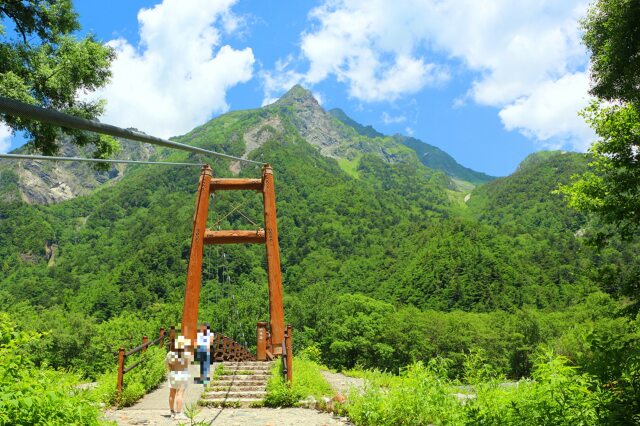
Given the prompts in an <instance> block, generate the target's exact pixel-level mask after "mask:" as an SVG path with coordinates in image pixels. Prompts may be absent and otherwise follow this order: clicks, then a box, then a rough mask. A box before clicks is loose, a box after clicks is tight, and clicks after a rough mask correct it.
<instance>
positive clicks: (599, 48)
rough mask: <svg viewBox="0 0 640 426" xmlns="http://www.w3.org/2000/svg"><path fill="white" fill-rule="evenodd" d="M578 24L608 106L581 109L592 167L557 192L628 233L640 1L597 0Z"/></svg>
mask: <svg viewBox="0 0 640 426" xmlns="http://www.w3.org/2000/svg"><path fill="white" fill-rule="evenodd" d="M582 25H583V28H584V30H585V33H584V36H583V41H584V43H585V45H586V47H587V48H588V49H589V51H590V52H591V79H592V82H593V84H592V88H591V94H593V95H595V96H596V97H597V98H599V100H600V101H601V102H603V101H606V102H607V103H608V105H607V106H604V105H603V104H602V103H593V104H592V105H591V106H589V107H588V108H586V109H585V111H583V114H584V116H585V118H586V120H587V122H588V123H589V124H590V125H591V127H592V128H593V129H594V130H595V132H596V134H597V135H598V136H599V138H600V139H599V140H598V141H597V142H595V143H594V144H593V146H592V147H591V148H590V152H591V154H592V155H593V161H592V163H591V170H590V171H588V172H587V173H585V174H583V175H582V176H580V177H578V178H576V179H575V180H574V182H573V184H571V185H568V186H564V187H562V189H561V191H562V192H564V193H565V194H567V196H568V198H569V204H570V205H571V206H573V207H575V208H577V209H579V210H582V211H585V212H589V213H594V214H595V215H596V217H598V218H599V219H601V220H602V221H603V222H604V223H605V224H611V225H614V226H615V227H616V228H617V230H618V231H619V232H620V234H621V235H623V236H631V235H633V233H634V232H635V230H636V229H637V228H638V219H640V179H639V177H640V151H639V149H640V3H638V2H637V1H634V0H598V1H596V2H595V3H594V4H593V5H592V6H591V8H590V10H589V13H588V15H587V18H586V19H585V20H584V21H583V22H582ZM600 234H601V235H600V236H601V237H603V236H606V234H607V233H605V232H601V233H600Z"/></svg>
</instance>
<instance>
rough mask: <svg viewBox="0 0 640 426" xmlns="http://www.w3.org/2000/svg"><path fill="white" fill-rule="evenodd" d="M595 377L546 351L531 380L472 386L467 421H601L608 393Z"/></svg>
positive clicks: (567, 422)
mask: <svg viewBox="0 0 640 426" xmlns="http://www.w3.org/2000/svg"><path fill="white" fill-rule="evenodd" d="M596 385H597V383H595V382H594V379H593V378H592V377H591V376H589V375H588V374H585V373H580V372H579V371H578V369H577V368H576V367H572V366H570V365H568V360H567V358H565V357H563V356H557V355H554V354H553V353H551V352H550V351H547V352H545V353H543V354H541V355H539V356H538V358H537V360H536V362H535V367H534V372H533V381H531V380H520V381H519V382H517V383H514V384H501V383H499V382H498V381H496V380H494V381H491V382H485V383H479V384H478V385H477V386H475V391H476V393H477V398H475V399H473V400H471V402H470V403H469V404H467V405H466V406H465V411H466V413H467V421H468V422H469V423H473V424H479V425H494V424H505V425H532V426H533V425H596V424H602V422H603V420H604V419H603V412H602V405H603V402H605V400H606V399H607V395H606V394H605V393H602V392H600V391H598V390H594V389H597V387H596Z"/></svg>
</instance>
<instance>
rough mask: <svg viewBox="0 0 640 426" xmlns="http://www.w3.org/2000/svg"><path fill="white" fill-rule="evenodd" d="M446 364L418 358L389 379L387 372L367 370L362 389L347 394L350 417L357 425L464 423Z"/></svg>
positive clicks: (445, 362)
mask: <svg viewBox="0 0 640 426" xmlns="http://www.w3.org/2000/svg"><path fill="white" fill-rule="evenodd" d="M446 364H447V361H446V360H443V359H440V358H435V359H434V360H433V361H431V362H429V364H427V365H424V364H423V363H421V362H418V363H415V364H413V365H410V366H409V367H407V368H406V369H404V370H403V371H402V373H401V377H399V378H396V379H394V380H391V381H389V380H386V379H384V376H388V375H386V374H384V373H372V374H368V375H367V381H366V383H367V385H366V386H365V389H364V391H363V392H362V393H360V392H357V391H354V392H352V394H351V395H349V400H348V401H349V404H348V406H347V407H346V409H347V411H348V413H349V417H350V418H351V420H352V421H353V422H354V423H355V424H357V425H372V426H375V425H431V424H436V425H439V424H453V425H455V424H463V420H464V413H463V411H462V410H461V405H460V403H458V401H457V400H456V398H455V397H454V396H453V395H452V390H451V386H450V385H451V382H450V381H449V379H447V371H446V367H447V365H446ZM389 384H391V386H388V385H389Z"/></svg>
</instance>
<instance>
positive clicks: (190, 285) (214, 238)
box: [0, 97, 293, 393]
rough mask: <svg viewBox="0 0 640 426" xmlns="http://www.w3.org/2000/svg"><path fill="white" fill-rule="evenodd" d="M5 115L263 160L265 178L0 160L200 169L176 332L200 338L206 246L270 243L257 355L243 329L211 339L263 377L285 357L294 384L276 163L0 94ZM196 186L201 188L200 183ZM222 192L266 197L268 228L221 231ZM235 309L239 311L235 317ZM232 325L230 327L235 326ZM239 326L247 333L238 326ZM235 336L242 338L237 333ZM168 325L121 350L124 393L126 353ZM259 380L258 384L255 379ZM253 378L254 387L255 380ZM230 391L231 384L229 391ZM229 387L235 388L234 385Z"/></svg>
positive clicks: (222, 358) (218, 350)
mask: <svg viewBox="0 0 640 426" xmlns="http://www.w3.org/2000/svg"><path fill="white" fill-rule="evenodd" d="M0 114H4V115H11V116H15V117H19V118H23V119H27V120H36V121H40V122H44V123H49V124H53V125H56V126H60V127H65V128H70V129H76V130H82V131H87V132H95V133H100V134H105V135H109V136H114V137H119V138H123V139H128V140H132V141H137V142H142V143H149V144H154V145H158V146H163V147H166V148H171V149H178V150H182V151H188V152H192V153H197V154H202V155H204V156H206V157H220V158H225V159H229V160H233V161H239V162H244V163H251V164H257V165H260V166H261V167H262V169H261V176H260V177H259V178H254V179H248V178H216V177H214V176H213V170H212V169H211V167H210V166H209V165H208V164H206V163H204V164H203V163H182V162H161V161H134V160H117V159H98V158H78V157H54V156H43V155H30V154H0V159H5V160H14V161H20V160H39V161H74V162H93V163H128V164H146V165H153V166H175V167H200V169H201V172H200V177H199V181H198V184H197V188H196V203H195V212H194V218H193V231H192V236H191V249H190V255H189V264H188V268H187V276H186V285H185V293H184V303H183V309H182V323H181V325H180V329H179V330H176V329H175V328H172V329H171V330H170V332H169V334H170V337H171V338H173V337H174V336H175V334H176V333H181V334H182V335H184V336H185V337H186V338H188V339H191V341H195V339H196V334H197V329H198V321H199V317H198V310H199V306H200V290H201V285H202V271H203V254H204V246H205V245H226V244H261V245H264V247H265V251H266V259H267V283H268V311H269V318H268V321H259V322H258V323H257V324H256V351H255V353H252V352H250V351H249V349H248V343H247V339H246V336H245V335H244V333H231V334H232V335H228V334H229V333H225V332H227V331H228V330H213V331H214V336H215V337H214V340H213V344H212V360H213V361H218V362H227V363H238V362H246V363H249V364H246V366H245V367H246V368H247V369H250V370H254V371H255V372H257V375H260V374H261V373H264V371H265V367H261V366H260V365H261V364H260V363H264V365H265V366H268V365H270V364H269V363H270V362H273V360H275V359H280V360H281V362H282V367H283V368H282V371H283V375H284V378H285V379H286V380H288V381H289V382H291V380H292V377H293V372H292V351H291V339H292V328H291V326H290V325H288V326H286V325H285V321H284V308H283V303H282V274H281V269H280V249H279V244H278V227H277V220H276V199H275V184H274V176H273V168H272V167H271V165H269V164H265V163H261V162H259V161H254V160H251V159H247V158H243V157H236V156H233V155H228V154H225V153H220V152H216V151H211V150H208V149H204V148H200V147H195V146H191V145H186V144H182V143H179V142H175V141H171V140H167V139H162V138H158V137H154V136H150V135H147V134H144V133H141V132H137V131H134V130H129V129H123V128H120V127H117V126H113V125H109V124H105V123H101V122H98V121H94V120H87V119H83V118H79V117H74V116H71V115H68V114H64V113H62V112H59V111H54V110H50V109H45V108H40V107H37V106H34V105H29V104H25V103H22V102H18V101H15V100H12V99H8V98H5V97H0ZM194 186H195V185H194ZM221 191H252V192H255V193H257V194H262V204H263V214H264V228H257V229H255V230H222V229H220V227H219V226H216V227H215V229H208V228H207V217H208V214H209V210H210V200H211V199H212V198H214V197H215V195H216V194H217V193H219V192H221ZM223 261H224V262H226V253H225V252H224V251H223ZM221 279H222V284H223V285H224V284H225V283H226V284H229V283H230V280H231V278H230V275H229V273H228V270H227V271H226V273H225V272H224V270H223V273H222V276H221ZM231 299H232V300H231V302H232V303H231V308H230V309H231V310H232V314H231V315H229V321H235V322H236V323H237V322H239V321H240V316H239V314H238V309H237V305H236V300H235V295H234V294H233V293H231ZM234 314H235V315H234ZM228 328H229V329H231V327H228ZM235 330H243V327H238V326H237V324H236V327H235ZM233 334H235V335H233ZM164 339H165V330H163V329H161V330H160V332H159V336H158V338H157V339H154V340H151V341H149V340H148V339H147V338H146V336H145V337H143V341H142V344H141V345H140V346H138V347H135V348H133V349H131V350H129V351H126V350H125V349H124V348H119V350H118V351H117V357H118V384H117V386H118V393H120V392H122V387H123V377H124V375H125V374H126V373H127V372H129V371H131V370H132V369H134V368H135V367H136V366H137V365H139V363H140V362H143V360H140V361H138V362H135V363H133V364H130V365H128V366H127V365H126V364H127V358H128V357H132V356H134V355H135V354H137V353H139V352H144V351H145V350H146V349H147V348H148V347H149V346H151V345H154V344H160V345H163V343H164ZM251 383H253V382H251ZM251 383H250V384H251ZM229 389H230V388H229ZM227 392H228V390H227Z"/></svg>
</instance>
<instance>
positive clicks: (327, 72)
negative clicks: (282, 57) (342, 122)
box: [263, 0, 449, 102]
mask: <svg viewBox="0 0 640 426" xmlns="http://www.w3.org/2000/svg"><path fill="white" fill-rule="evenodd" d="M386 3H388V2H387V1H386V0H375V1H372V0H366V1H364V0H358V1H334V0H329V1H326V2H325V3H324V4H322V5H320V6H318V7H316V8H314V9H313V10H312V11H311V12H310V14H309V16H310V18H311V19H312V20H313V22H314V23H317V26H316V27H315V28H313V29H312V30H310V31H307V32H305V33H304V34H302V39H301V43H300V48H301V52H300V55H301V57H302V58H304V59H305V60H307V61H308V62H309V69H308V70H307V71H306V72H303V73H302V72H297V71H294V70H292V69H290V68H289V69H288V68H287V66H288V65H290V64H291V62H292V57H290V58H288V59H287V61H284V62H279V63H278V64H276V70H275V72H272V73H265V74H264V75H263V78H264V81H265V84H264V85H265V96H266V98H273V96H274V94H277V93H279V92H281V91H282V90H286V89H288V88H290V87H291V85H292V84H295V83H300V82H302V83H305V84H307V85H313V84H316V83H318V82H320V81H322V80H324V79H326V78H327V77H329V76H334V77H335V78H336V79H337V80H338V81H340V82H344V83H346V84H347V86H348V90H349V95H350V96H351V97H353V98H356V99H359V100H363V101H367V102H376V101H389V100H395V99H398V98H399V97H401V96H403V95H407V94H412V93H416V92H418V91H420V90H421V89H422V88H424V87H425V86H427V85H436V84H439V83H441V82H443V81H446V80H448V79H449V74H448V73H447V70H446V67H443V66H438V65H436V64H434V63H430V62H429V61H427V60H425V58H423V57H420V56H416V55H415V54H414V53H415V52H414V49H413V47H412V46H409V45H407V42H410V41H411V39H410V38H407V37H402V36H401V35H400V34H402V29H400V31H397V29H395V28H389V29H388V30H387V28H386V26H387V24H388V15H387V12H388V8H389V7H388V6H389V5H388V4H386ZM398 33H399V34H398ZM283 65H284V66H283Z"/></svg>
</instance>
